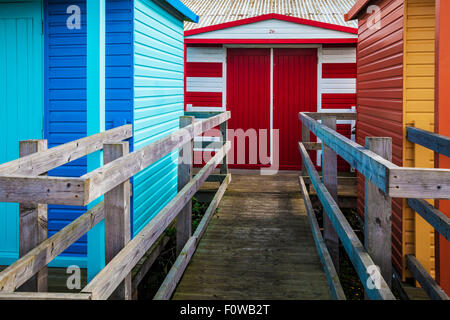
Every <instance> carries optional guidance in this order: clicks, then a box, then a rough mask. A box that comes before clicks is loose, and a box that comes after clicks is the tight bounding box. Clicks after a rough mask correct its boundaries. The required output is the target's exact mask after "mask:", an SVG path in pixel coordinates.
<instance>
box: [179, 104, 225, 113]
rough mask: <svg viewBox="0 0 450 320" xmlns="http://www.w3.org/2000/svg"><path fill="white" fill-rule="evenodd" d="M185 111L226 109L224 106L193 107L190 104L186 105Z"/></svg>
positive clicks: (218, 110) (222, 110)
mask: <svg viewBox="0 0 450 320" xmlns="http://www.w3.org/2000/svg"><path fill="white" fill-rule="evenodd" d="M186 111H194V112H197V111H198V112H202V111H204V112H224V111H226V110H225V108H224V107H194V106H192V104H188V105H186Z"/></svg>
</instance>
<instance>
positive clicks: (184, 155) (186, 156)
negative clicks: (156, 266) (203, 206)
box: [177, 116, 194, 255]
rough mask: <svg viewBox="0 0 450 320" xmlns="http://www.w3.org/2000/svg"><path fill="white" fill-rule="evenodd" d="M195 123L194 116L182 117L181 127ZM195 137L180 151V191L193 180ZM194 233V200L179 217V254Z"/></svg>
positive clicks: (189, 202)
mask: <svg viewBox="0 0 450 320" xmlns="http://www.w3.org/2000/svg"><path fill="white" fill-rule="evenodd" d="M193 123H194V117H186V116H184V117H180V128H185V127H187V126H189V125H191V124H193ZM193 149H194V138H192V139H191V141H190V142H188V143H186V144H184V145H183V146H182V147H181V148H180V150H179V152H178V192H180V190H182V189H183V188H184V187H185V186H186V185H187V184H188V183H189V182H190V181H191V180H192V171H193V167H194V166H193V157H194V151H193ZM191 235H192V200H190V201H188V203H187V204H186V205H185V206H184V208H183V209H181V211H180V213H179V214H178V217H177V255H179V254H180V252H181V251H182V250H183V248H184V245H185V244H186V242H187V241H188V240H189V238H190V237H191Z"/></svg>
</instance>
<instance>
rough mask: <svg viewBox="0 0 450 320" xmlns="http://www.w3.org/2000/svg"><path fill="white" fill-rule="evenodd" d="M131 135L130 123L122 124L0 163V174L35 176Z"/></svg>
mask: <svg viewBox="0 0 450 320" xmlns="http://www.w3.org/2000/svg"><path fill="white" fill-rule="evenodd" d="M132 135H133V127H132V125H124V126H121V127H118V128H114V129H111V130H108V131H104V132H101V133H98V134H95V135H92V136H89V137H86V138H83V139H80V140H76V141H72V142H68V143H65V144H62V145H60V146H57V147H54V148H51V149H47V150H46V151H45V152H42V153H38V154H32V155H28V156H26V157H23V158H19V159H17V160H13V161H10V162H7V163H4V164H1V165H0V175H19V176H28V175H31V176H37V175H40V174H43V173H45V172H48V171H50V170H52V169H54V168H57V167H59V166H62V165H64V164H66V163H69V162H71V161H74V160H76V159H79V158H82V157H84V156H85V155H87V154H90V153H92V152H95V151H98V150H101V149H102V148H103V144H104V143H107V142H114V141H122V140H125V139H128V138H130V137H131V136H132Z"/></svg>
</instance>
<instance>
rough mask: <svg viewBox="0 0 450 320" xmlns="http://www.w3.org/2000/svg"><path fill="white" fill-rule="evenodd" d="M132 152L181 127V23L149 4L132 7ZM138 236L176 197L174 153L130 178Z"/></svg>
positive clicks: (144, 1)
mask: <svg viewBox="0 0 450 320" xmlns="http://www.w3.org/2000/svg"><path fill="white" fill-rule="evenodd" d="M134 16H135V22H134V29H135V35H134V98H135V102H134V148H135V150H137V149H140V148H142V147H143V146H145V145H147V144H149V143H151V142H153V141H156V140H158V139H160V138H162V137H164V136H166V135H167V134H169V133H171V132H173V131H175V130H176V129H178V128H179V117H180V116H182V115H183V106H184V76H183V72H184V37H183V22H182V21H180V20H178V19H177V18H175V17H173V16H172V15H170V14H169V13H168V12H166V11H165V10H164V9H163V8H162V7H160V6H158V5H157V4H156V3H155V2H153V1H150V0H136V1H135V9H134ZM133 194H134V199H133V207H134V212H133V227H134V229H133V230H134V234H137V233H138V232H139V231H140V230H141V229H142V228H143V227H144V226H145V225H146V224H147V223H148V222H149V221H150V220H151V219H152V218H153V217H154V216H155V215H156V214H157V213H158V212H159V211H160V210H161V209H162V208H163V207H164V206H165V205H166V204H167V203H168V202H169V201H170V200H171V199H172V198H173V197H174V196H175V195H176V194H177V153H176V152H174V153H172V154H170V155H168V156H166V157H165V158H163V159H161V160H159V161H158V162H157V163H155V164H153V165H152V166H150V167H149V168H147V169H146V170H143V171H142V172H140V173H139V174H137V175H136V176H135V178H134V192H133Z"/></svg>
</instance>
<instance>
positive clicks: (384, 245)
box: [364, 137, 392, 287]
mask: <svg viewBox="0 0 450 320" xmlns="http://www.w3.org/2000/svg"><path fill="white" fill-rule="evenodd" d="M366 148H368V149H370V150H371V151H373V152H375V153H376V154H378V155H379V156H381V157H383V158H385V159H386V160H389V161H392V138H378V137H377V138H366ZM391 204H392V199H391V198H390V197H389V196H388V195H387V194H386V193H384V192H382V191H381V190H380V189H378V187H377V186H376V185H374V184H373V183H372V182H370V181H368V180H367V179H366V181H365V208H364V246H365V248H366V250H367V252H368V253H369V255H370V256H371V257H372V259H373V261H374V262H375V263H376V265H377V266H378V267H379V268H380V272H381V275H382V276H383V278H384V279H385V281H386V283H387V284H388V286H389V287H391V279H392V253H391V250H392V249H391V247H392V244H391V238H392V233H391V225H392V222H391V216H392V208H391Z"/></svg>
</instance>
